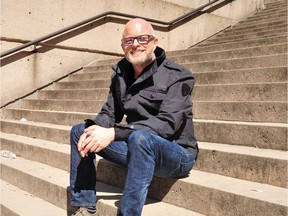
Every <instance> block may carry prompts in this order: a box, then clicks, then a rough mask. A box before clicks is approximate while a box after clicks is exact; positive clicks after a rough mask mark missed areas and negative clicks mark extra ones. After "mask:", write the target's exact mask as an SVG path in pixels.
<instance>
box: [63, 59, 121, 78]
mask: <svg viewBox="0 0 288 216" xmlns="http://www.w3.org/2000/svg"><path fill="white" fill-rule="evenodd" d="M116 63H117V62H115V64H116ZM111 65H112V64H111ZM88 68H89V69H88ZM91 68H92V67H85V68H83V70H84V71H85V73H76V74H73V75H70V76H69V77H68V81H72V82H73V81H80V80H95V79H111V75H112V73H113V70H112V69H110V70H108V71H104V72H99V71H93V72H88V71H89V70H90V69H91ZM91 70H92V69H91Z"/></svg>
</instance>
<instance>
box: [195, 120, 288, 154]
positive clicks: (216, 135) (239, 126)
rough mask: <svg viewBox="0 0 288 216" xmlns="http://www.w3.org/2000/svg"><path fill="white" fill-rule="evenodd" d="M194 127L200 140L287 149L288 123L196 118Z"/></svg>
mask: <svg viewBox="0 0 288 216" xmlns="http://www.w3.org/2000/svg"><path fill="white" fill-rule="evenodd" d="M194 128H195V133H196V137H197V140H198V141H199V142H210V143H227V144H230V145H241V146H248V147H256V148H263V149H274V150H283V151H287V131H288V130H287V129H288V125H287V123H285V124H281V123H269V122H267V123H258V122H241V121H217V120H204V119H194Z"/></svg>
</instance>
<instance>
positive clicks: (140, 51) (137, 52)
mask: <svg viewBox="0 0 288 216" xmlns="http://www.w3.org/2000/svg"><path fill="white" fill-rule="evenodd" d="M143 52H144V50H134V51H131V52H130V54H131V55H132V56H138V55H141V54H142V53H143Z"/></svg>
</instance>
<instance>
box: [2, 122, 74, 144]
mask: <svg viewBox="0 0 288 216" xmlns="http://www.w3.org/2000/svg"><path fill="white" fill-rule="evenodd" d="M70 129H71V126H66V125H61V123H58V124H49V123H42V122H31V121H27V122H21V121H19V120H8V119H5V120H3V119H2V120H1V132H4V133H12V134H17V135H22V136H28V137H31V138H38V139H43V140H49V141H52V142H57V143H69V142H70V138H69V137H70V136H69V134H70Z"/></svg>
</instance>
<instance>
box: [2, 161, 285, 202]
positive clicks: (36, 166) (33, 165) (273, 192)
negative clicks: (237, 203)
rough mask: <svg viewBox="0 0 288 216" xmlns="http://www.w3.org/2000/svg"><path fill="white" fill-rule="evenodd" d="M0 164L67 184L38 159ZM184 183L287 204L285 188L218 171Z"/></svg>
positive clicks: (194, 175) (65, 177) (194, 174)
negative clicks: (227, 175)
mask: <svg viewBox="0 0 288 216" xmlns="http://www.w3.org/2000/svg"><path fill="white" fill-rule="evenodd" d="M1 162H2V165H6V166H9V167H11V168H14V169H17V170H21V172H24V173H27V174H29V175H31V176H35V177H36V178H40V179H42V180H45V181H48V182H50V183H52V184H56V185H59V186H61V187H63V188H66V187H67V186H68V181H69V173H68V172H67V171H64V170H61V169H58V168H55V167H52V166H48V165H45V164H42V163H39V162H35V161H30V160H26V159H24V158H21V157H17V158H16V159H9V158H2V161H1ZM178 181H182V182H185V183H188V184H194V185H198V186H202V187H206V188H211V189H214V190H219V191H224V192H228V193H232V194H235V195H240V196H245V197H249V198H252V199H258V200H262V201H266V202H269V203H275V204H278V205H282V206H285V205H287V201H288V200H287V196H286V195H287V189H285V188H280V187H276V186H270V185H267V184H261V183H256V182H251V181H246V180H241V179H236V178H231V177H226V176H221V175H218V174H212V173H206V172H201V171H197V170H192V171H191V173H190V175H189V176H188V177H186V178H183V179H179V180H178Z"/></svg>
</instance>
